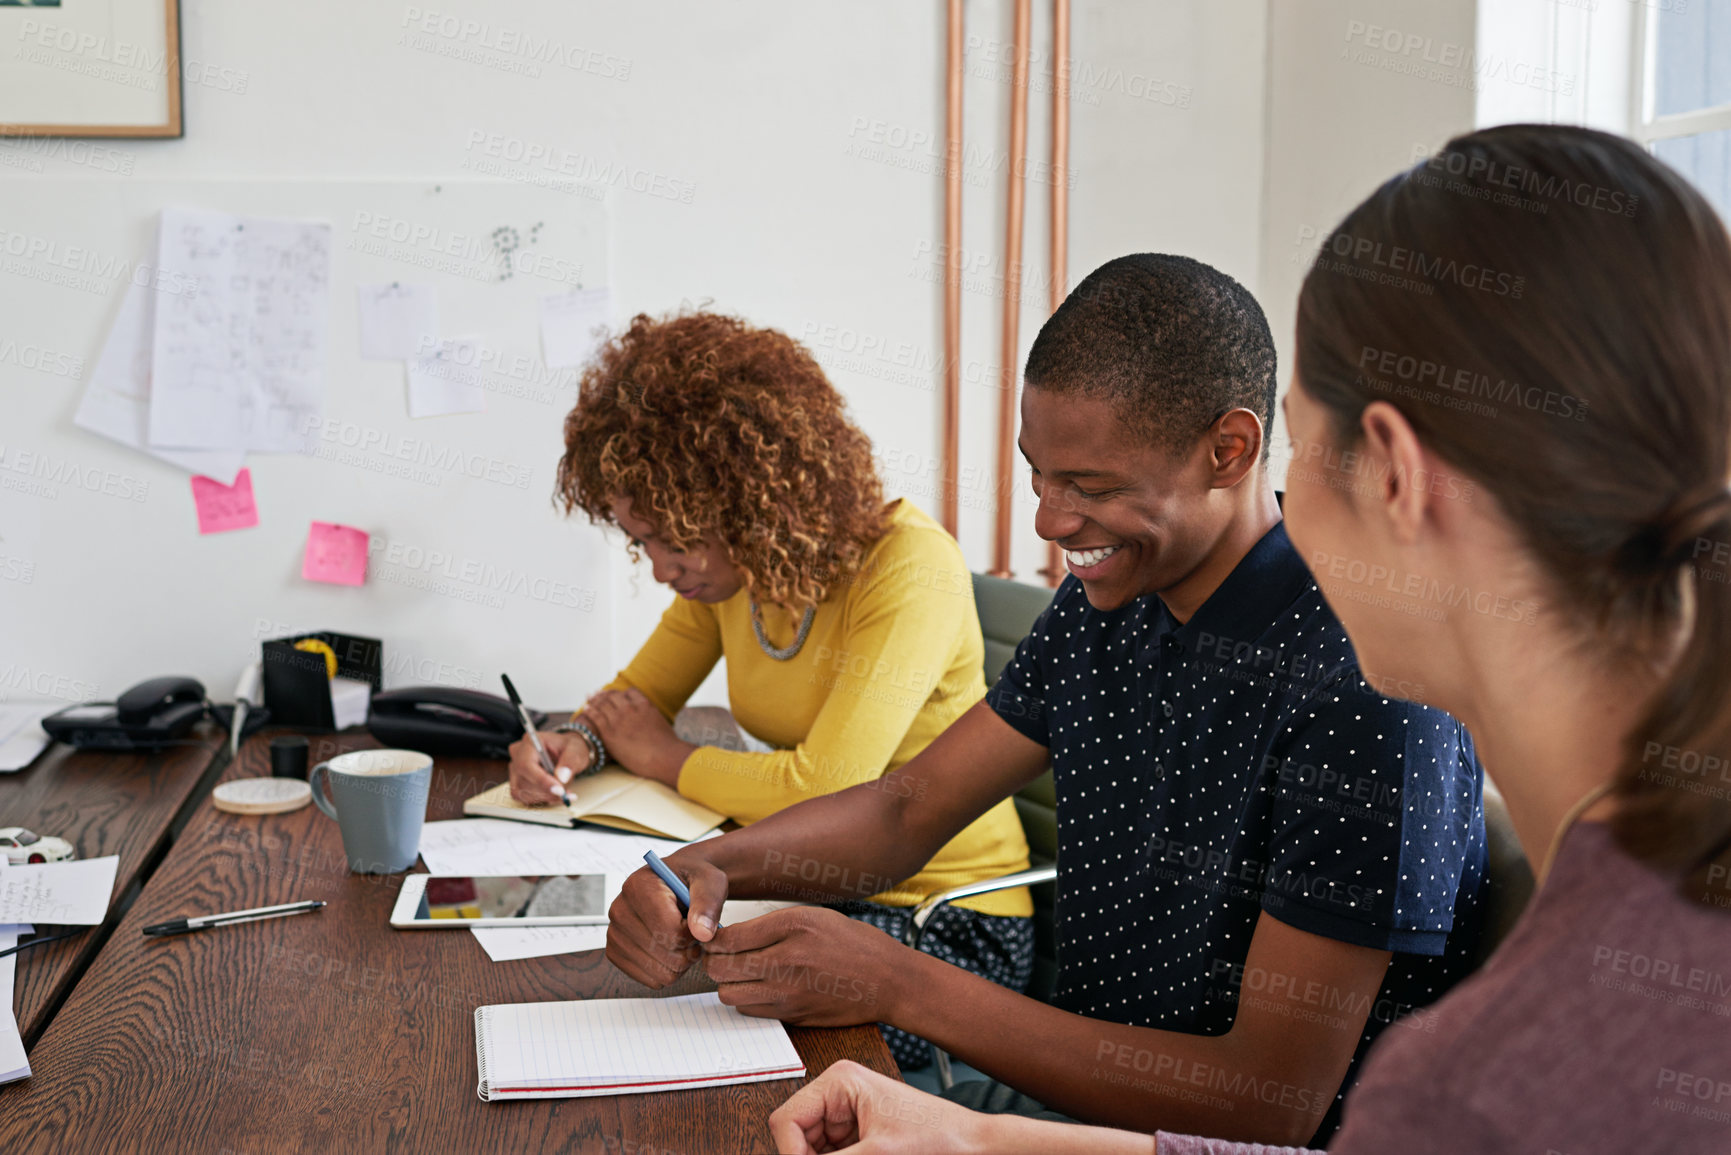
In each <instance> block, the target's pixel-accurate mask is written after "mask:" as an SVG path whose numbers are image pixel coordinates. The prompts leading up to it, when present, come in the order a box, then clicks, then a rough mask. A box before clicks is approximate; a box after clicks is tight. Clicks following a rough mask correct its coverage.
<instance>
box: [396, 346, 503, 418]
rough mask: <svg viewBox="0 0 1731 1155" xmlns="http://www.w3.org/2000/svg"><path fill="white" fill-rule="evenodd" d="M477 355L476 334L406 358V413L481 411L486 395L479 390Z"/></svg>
mask: <svg viewBox="0 0 1731 1155" xmlns="http://www.w3.org/2000/svg"><path fill="white" fill-rule="evenodd" d="M480 354H481V339H480V338H479V337H456V338H453V339H451V340H449V341H440V342H439V343H438V344H437V345H436V346H435V347H433V348H432V349H431V350H430V351H429V352H427V353H424V354H422V355H421V356H418V357H416V358H415V359H414V360H412V361H410V362H409V416H410V417H443V416H445V415H446V414H448V413H480V412H483V411H484V410H485V409H486V408H487V395H486V394H485V393H484V392H482V390H481V384H480V381H481V370H480V367H479V365H480V361H479V358H480Z"/></svg>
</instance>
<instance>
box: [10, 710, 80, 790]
mask: <svg viewBox="0 0 1731 1155" xmlns="http://www.w3.org/2000/svg"><path fill="white" fill-rule="evenodd" d="M65 705H66V703H65V702H0V774H10V773H11V772H12V771H14V770H22V769H24V767H26V766H28V765H30V763H32V762H34V761H35V760H36V756H37V755H38V754H40V753H42V751H44V750H46V749H47V748H48V742H49V738H48V732H47V731H46V730H44V729H43V728H42V719H44V718H46V717H47V716H48V715H50V714H52V713H54V711H56V710H58V709H60V708H61V707H63V706H65Z"/></svg>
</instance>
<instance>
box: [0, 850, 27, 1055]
mask: <svg viewBox="0 0 1731 1155" xmlns="http://www.w3.org/2000/svg"><path fill="white" fill-rule="evenodd" d="M4 865H5V864H4V863H3V862H0V867H3V866H4ZM5 877H6V875H5V872H4V870H0V878H5ZM29 933H30V928H29V927H28V926H0V951H5V950H11V949H12V948H13V947H15V946H17V945H18V936H19V935H20V934H29ZM17 965H18V956H17V955H15V954H11V955H7V956H6V957H4V958H0V1083H11V1082H14V1081H15V1080H18V1079H28V1078H29V1077H30V1057H29V1056H28V1055H26V1054H25V1053H24V1039H23V1037H22V1036H20V1035H19V1033H18V1017H17V1015H16V1014H15V1013H14V1012H13V1010H12V978H13V975H14V974H15V973H16V970H15V968H16V967H17Z"/></svg>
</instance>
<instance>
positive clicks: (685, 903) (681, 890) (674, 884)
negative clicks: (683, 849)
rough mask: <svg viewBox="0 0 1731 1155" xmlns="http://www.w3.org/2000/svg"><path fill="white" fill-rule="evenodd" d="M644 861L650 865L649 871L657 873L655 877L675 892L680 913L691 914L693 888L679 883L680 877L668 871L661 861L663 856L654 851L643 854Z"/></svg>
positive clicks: (646, 851) (674, 895)
mask: <svg viewBox="0 0 1731 1155" xmlns="http://www.w3.org/2000/svg"><path fill="white" fill-rule="evenodd" d="M643 861H644V862H647V863H648V864H649V869H650V870H653V871H654V872H655V877H657V878H659V879H660V880H661V881H662V882H665V883H666V884H667V889H668V890H671V891H672V892H673V897H674V898H676V899H678V900H679V913H680V914H690V913H691V888H690V887H688V886H686V885H685V884H684V883H683V882H681V881H679V876H678V875H677V874H674V873H673V872H672V871H671V870H669V869H667V864H666V863H665V862H663V861H661V856H660V855H658V854H656V853H655V852H654V851H653V850H645V851H644V852H643Z"/></svg>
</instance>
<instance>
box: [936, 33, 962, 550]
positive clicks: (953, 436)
mask: <svg viewBox="0 0 1731 1155" xmlns="http://www.w3.org/2000/svg"><path fill="white" fill-rule="evenodd" d="M962 44H963V41H962V0H950V43H949V58H950V59H949V75H948V91H949V95H948V98H947V102H948V103H947V106H946V110H947V112H948V122H947V124H946V126H945V129H944V468H943V475H942V480H941V481H940V482H939V485H940V486H941V488H942V496H941V500H942V518H943V523H944V528H945V529H947V530H949V531H950V536H951V537H954V536H955V535H956V527H957V515H956V478H957V475H958V474H959V473H960V471H961V456H962Z"/></svg>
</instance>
